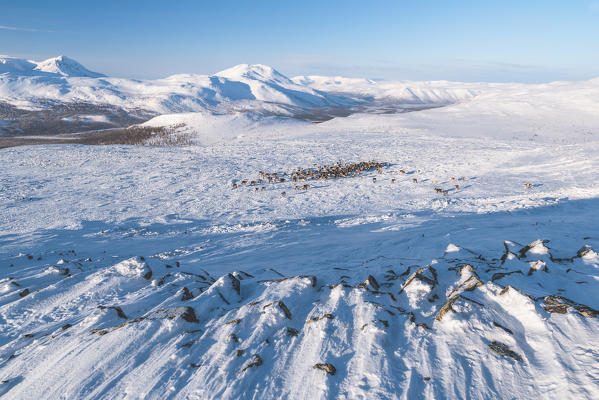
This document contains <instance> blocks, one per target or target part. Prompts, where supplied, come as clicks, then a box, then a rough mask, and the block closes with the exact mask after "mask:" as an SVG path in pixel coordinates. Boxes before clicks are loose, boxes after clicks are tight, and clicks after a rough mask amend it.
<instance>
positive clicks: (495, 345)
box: [489, 341, 524, 362]
mask: <svg viewBox="0 0 599 400" xmlns="http://www.w3.org/2000/svg"><path fill="white" fill-rule="evenodd" d="M489 348H490V349H491V350H493V351H494V352H495V353H497V354H499V355H500V356H502V357H509V358H513V359H514V360H516V361H520V362H523V361H524V360H523V359H522V357H520V355H519V354H518V353H516V352H515V351H513V350H511V349H510V348H509V347H508V346H507V345H506V344H505V343H501V342H497V341H493V342H491V343H489Z"/></svg>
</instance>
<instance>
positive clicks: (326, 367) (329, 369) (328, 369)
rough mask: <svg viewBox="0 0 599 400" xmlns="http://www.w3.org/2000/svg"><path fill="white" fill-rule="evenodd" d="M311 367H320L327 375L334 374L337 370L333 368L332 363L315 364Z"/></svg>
mask: <svg viewBox="0 0 599 400" xmlns="http://www.w3.org/2000/svg"><path fill="white" fill-rule="evenodd" d="M312 368H313V369H320V370H323V371H325V372H326V373H327V374H329V375H335V373H336V372H337V369H336V368H335V366H334V365H333V364H328V363H327V364H321V363H319V364H315V365H314V366H313V367H312Z"/></svg>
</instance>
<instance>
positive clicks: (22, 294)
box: [19, 289, 29, 297]
mask: <svg viewBox="0 0 599 400" xmlns="http://www.w3.org/2000/svg"><path fill="white" fill-rule="evenodd" d="M28 294H29V289H25V290H23V291H21V292H19V296H21V297H25V296H27V295H28Z"/></svg>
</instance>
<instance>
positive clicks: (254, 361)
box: [241, 354, 262, 372]
mask: <svg viewBox="0 0 599 400" xmlns="http://www.w3.org/2000/svg"><path fill="white" fill-rule="evenodd" d="M261 365H262V358H261V357H260V356H259V355H258V354H254V356H253V357H252V360H251V361H250V362H249V363H247V364H246V365H245V367H243V369H242V370H241V372H244V371H245V370H246V369H248V368H252V367H259V366H261Z"/></svg>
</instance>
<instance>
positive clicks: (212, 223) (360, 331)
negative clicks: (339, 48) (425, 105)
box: [0, 65, 599, 399]
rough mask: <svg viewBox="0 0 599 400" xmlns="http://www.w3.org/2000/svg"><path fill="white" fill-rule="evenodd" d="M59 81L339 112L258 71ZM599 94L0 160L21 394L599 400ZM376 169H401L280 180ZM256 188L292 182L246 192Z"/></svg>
mask: <svg viewBox="0 0 599 400" xmlns="http://www.w3.org/2000/svg"><path fill="white" fill-rule="evenodd" d="M3 78H4V76H3ZM10 79H13V78H10ZM19 79H21V83H23V84H24V85H28V84H30V83H32V82H34V81H35V79H34V78H31V77H26V79H22V78H19ZM44 79H46V78H44ZM55 79H57V82H63V83H64V82H68V83H69V85H70V84H74V85H75V86H73V87H72V88H71V89H69V90H67V91H64V92H63V95H62V96H66V97H68V96H70V94H69V93H73V92H72V91H73V90H79V91H80V93H82V96H84V95H87V94H84V93H87V91H88V90H89V91H90V93H91V92H93V91H91V89H90V88H91V87H94V85H104V83H101V82H102V81H105V82H109V83H110V85H107V86H106V88H108V87H112V88H114V87H115V86H111V85H112V84H114V85H120V87H128V88H129V89H130V90H128V91H127V93H128V94H127V96H131V97H128V99H141V97H136V96H138V94H135V93H141V92H142V90H141V89H139V88H143V92H144V93H145V94H144V96H147V98H146V99H151V101H150V100H148V101H150V102H152V101H154V102H156V103H154V104H164V103H161V102H162V101H163V100H164V97H162V96H165V94H166V93H169V91H171V90H172V88H173V87H176V86H185V88H183V89H181V90H190V89H189V87H190V86H193V87H195V89H194V90H196V89H198V88H199V87H206V86H205V85H213V86H212V87H217V86H218V85H221V86H220V87H222V88H224V87H226V91H220V92H218V93H213V94H211V95H208V94H206V95H205V96H204V97H199V96H198V95H197V94H198V93H204V92H201V91H199V92H196V94H195V95H193V96H192V95H191V94H190V97H189V99H192V98H195V99H196V100H195V101H200V100H201V101H206V103H205V104H207V103H208V100H210V101H212V100H214V101H215V102H220V101H221V100H223V99H224V98H225V97H227V96H229V99H232V98H235V99H237V100H235V101H254V100H252V99H251V96H254V97H256V95H259V94H260V93H261V94H263V95H264V96H265V97H263V98H264V99H266V98H269V97H266V94H264V93H267V92H268V91H270V90H275V88H274V87H275V86H277V85H278V86H279V88H278V89H276V90H277V91H279V92H280V93H284V94H285V93H286V94H289V93H290V92H289V90H296V89H293V88H294V87H295V86H294V85H298V86H299V85H304V86H308V84H309V85H311V86H314V87H308V89H306V88H302V89H301V90H299V89H297V91H301V93H303V95H305V96H315V97H313V98H314V99H315V98H321V99H326V98H328V97H327V96H330V93H331V92H333V91H332V90H331V91H328V92H326V93H324V91H321V90H323V89H322V86H323V85H325V83H326V82H328V81H327V80H326V79H324V78H323V80H322V81H319V80H317V79H316V78H310V79H311V80H310V81H308V78H302V79H303V81H301V80H298V79H297V78H294V79H293V81H294V82H292V83H289V82H287V81H286V80H285V79H283V78H281V77H280V76H278V75H277V73H276V71H274V70H272V69H270V68H268V67H265V66H256V65H253V66H249V65H244V66H239V67H235V68H233V69H230V70H226V71H223V72H221V73H219V74H217V76H212V77H201V76H195V75H180V76H174V77H170V78H167V79H165V80H158V81H153V82H148V81H132V80H118V79H116V78H100V79H96V78H64V77H56V78H55ZM331 79H333V78H331ZM251 80H254V82H262V83H256V86H259V85H261V84H262V85H264V87H263V88H262V89H260V90H261V91H259V90H258V89H256V90H255V88H254V87H253V86H252V85H250V84H249V83H248V82H249V81H251ZM16 81H18V79H17V80H16ZM16 81H15V82H16ZM25 81H27V82H28V83H24V82H25ZM40 82H41V81H37V83H35V84H34V85H33V86H30V87H29V88H31V89H32V90H33V91H34V92H35V90H38V89H36V88H38V84H39V83H40ZM194 82H195V83H194ZM232 82H236V83H232ZM331 82H338V83H331V84H330V85H335V86H336V87H339V90H337V89H336V90H335V91H337V92H344V91H345V92H347V93H354V94H356V93H366V91H367V90H370V91H371V93H375V92H377V91H378V90H379V89H367V88H368V87H369V86H374V87H378V86H379V85H381V83H380V82H371V81H367V80H356V81H355V82H354V81H344V80H343V79H340V78H335V79H334V80H333V81H331ZM598 83H599V82H598V81H597V80H592V81H586V82H569V83H565V82H557V83H551V84H544V85H512V84H502V85H494V84H482V83H481V84H464V85H463V86H462V85H460V84H458V83H448V82H444V83H442V82H436V83H431V82H427V83H410V84H409V85H410V86H411V87H413V88H415V89H414V90H413V91H412V93H416V92H418V91H417V90H416V88H421V89H422V91H420V92H418V93H419V94H418V96H416V97H418V98H421V96H422V98H427V99H428V98H432V97H434V96H433V94H434V93H437V94H439V93H440V94H442V96H441V95H439V96H440V97H435V98H437V99H440V98H443V99H444V100H447V99H450V100H451V104H450V105H447V106H444V107H441V108H435V109H428V110H422V111H414V112H410V113H404V114H394V115H386V114H368V113H358V114H354V115H351V116H349V117H343V118H334V119H332V120H330V121H327V122H324V123H318V124H313V123H307V122H302V121H299V120H296V119H293V118H284V117H273V116H269V115H265V114H261V113H247V112H239V110H237V111H233V110H230V109H229V110H227V112H220V113H219V112H216V111H214V110H211V109H207V108H198V109H197V110H195V111H197V112H186V113H170V114H165V115H160V116H158V117H156V118H153V119H152V120H150V121H148V122H146V123H145V126H158V127H162V126H164V127H169V128H171V129H173V130H174V132H175V134H177V133H182V134H186V135H188V136H189V137H191V138H192V139H193V140H192V142H193V145H190V146H185V147H159V146H157V147H147V146H117V145H113V146H80V145H51V146H24V147H13V148H6V149H0V170H1V171H2V174H1V175H0V210H1V212H0V321H1V322H2V323H1V324H0V381H2V383H1V384H0V395H3V396H4V397H6V398H10V399H12V398H14V399H17V398H19V399H23V398H25V399H26V398H31V399H37V398H115V397H118V398H121V397H129V398H165V397H172V398H190V399H193V398H198V399H206V398H219V399H227V398H230V399H237V398H260V399H274V398H531V397H540V398H572V399H578V398H597V397H599V383H598V382H599V374H598V373H597V371H599V368H597V367H598V366H599V354H598V353H597V351H596V345H595V343H596V337H597V335H598V334H599V322H598V319H597V315H596V310H597V309H599V291H598V290H597V285H598V284H599V273H598V271H599V257H598V256H597V253H596V250H597V249H599V239H598V238H599V228H598V227H599V214H597V212H596V210H597V207H598V206H599V203H598V201H597V199H598V196H599V184H598V183H597V179H596V176H597V172H596V171H597V170H598V168H599V158H598V157H597V154H598V150H599V140H598V138H597V136H596V135H597V132H599V119H598V118H599V117H598V114H599V113H597V112H596V111H597V110H598V109H599V107H598V104H597V102H598V101H599V96H597V94H598V92H599V88H598ZM77 85H79V89H76V86H77ZM186 85H188V86H186ZM194 85H196V86H194ZM202 85H204V86H202ZM243 85H247V86H243ZM388 85H389V86H388V88H386V89H384V91H385V92H389V93H391V92H394V93H396V95H397V96H399V95H400V94H401V93H402V92H401V90H403V89H401V90H400V89H398V88H401V85H406V83H397V84H396V85H395V84H394V85H395V86H393V85H392V84H391V83H388ZM51 86H52V84H50V87H49V88H48V91H49V92H51V91H52V90H53V89H52V88H51ZM248 87H249V89H248ZM358 87H360V88H358ZM22 88H23V90H26V89H24V88H25V86H23V87H22ZM281 88H282V89H281ZM424 88H427V89H426V91H425V90H424ZM441 88H444V89H441ZM283 89H284V90H283ZM123 92H125V91H123ZM225 92H226V93H228V94H227V96H224V93H225ZM425 92H426V93H428V94H427V95H426V96H425V95H424V93H425ZM450 92H451V93H453V94H455V97H451V98H449V97H443V96H445V95H446V94H447V93H450ZM114 93H115V94H114V95H115V96H116V98H119V96H120V94H116V92H114ZM119 93H121V92H119ZM132 93H133V94H132ZM190 93H191V92H190ZM273 93H274V92H273ZM323 93H324V94H323ZM377 93H378V92H377ZM397 93H399V94H397ZM56 96H57V97H59V96H60V95H59V94H57V95H56ZM194 96H195V97H194ZM269 96H270V94H269ZM319 96H322V97H319ZM435 96H436V95H435ZM17 97H18V96H17ZM167 97H168V96H167ZM288 98H289V99H290V98H291V97H288ZM331 98H332V97H331ZM198 99H200V100H198ZM302 99H304V100H305V99H306V98H305V97H302ZM121 100H122V99H121ZM171 100H172V101H173V103H172V104H178V105H181V104H182V103H185V102H184V101H183V102H182V101H181V99H178V100H173V99H171ZM119 101H120V100H119ZM122 101H125V100H122ZM139 101H141V100H139ZM190 101H191V100H190ZM285 101H287V100H285ZM294 101H295V100H294ZM198 104H199V103H198ZM203 104H204V103H203ZM294 104H295V103H294ZM298 104H299V103H298ZM202 107H204V106H202ZM167 108H168V107H166V108H165V109H167ZM370 160H377V161H379V162H385V163H388V165H386V166H385V167H384V168H381V171H380V173H379V172H377V171H376V170H375V169H373V170H371V171H364V172H362V173H360V174H359V175H358V176H356V177H347V176H346V177H342V178H338V179H328V180H308V181H306V182H305V183H308V184H310V187H309V188H307V189H301V190H298V189H295V186H296V185H297V183H296V182H293V181H292V180H291V179H289V176H288V175H283V174H284V172H291V171H293V170H294V169H297V168H298V167H301V168H304V169H308V168H313V167H314V165H315V164H316V165H320V166H322V165H332V164H335V163H338V162H343V163H352V162H360V161H370ZM259 171H263V172H270V173H273V172H277V173H278V174H280V175H281V176H284V177H286V178H288V179H286V181H285V182H277V183H267V182H263V183H259V184H258V183H256V184H255V185H244V184H241V182H242V181H243V180H248V181H251V180H256V181H257V180H258V179H260V178H261V175H260V173H259ZM402 171H403V172H402ZM373 178H376V181H373ZM414 179H416V182H414ZM234 183H235V184H237V185H239V187H237V188H234V187H233V184H234ZM303 183H304V182H302V184H303ZM527 184H530V185H529V186H528V185H527ZM456 185H457V187H456ZM262 187H264V188H265V189H264V190H262V189H261V188H262ZM435 188H441V189H443V190H447V195H443V194H442V193H438V192H436V191H435ZM256 189H259V190H258V191H256ZM282 192H285V196H282ZM328 364H330V366H329V365H328ZM331 366H332V367H334V370H333V369H332V368H331ZM327 371H328V372H327ZM332 371H334V374H332Z"/></svg>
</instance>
